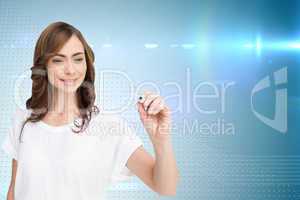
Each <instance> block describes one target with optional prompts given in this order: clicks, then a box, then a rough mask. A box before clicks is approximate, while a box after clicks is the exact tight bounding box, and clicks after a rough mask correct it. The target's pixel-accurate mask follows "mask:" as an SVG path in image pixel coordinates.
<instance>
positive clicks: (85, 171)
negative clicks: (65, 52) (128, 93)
mask: <svg viewBox="0 0 300 200" xmlns="http://www.w3.org/2000/svg"><path fill="white" fill-rule="evenodd" d="M30 112H31V110H21V109H17V110H16V112H15V115H14V116H13V118H12V126H10V128H9V131H8V134H7V136H6V137H5V139H4V142H3V143H2V145H1V147H2V149H3V150H4V151H5V152H6V153H7V154H8V155H9V157H10V158H14V159H16V160H17V161H18V169H17V175H16V183H15V200H69V199H72V200H101V199H105V189H107V188H108V187H109V186H110V185H111V184H113V183H116V182H119V181H124V180H128V179H129V178H130V177H132V176H134V174H133V173H132V172H131V171H130V170H129V169H128V168H127V167H126V162H127V160H128V158H129V157H130V155H131V154H132V153H133V152H134V151H135V150H136V149H137V148H138V147H139V146H141V145H143V142H142V140H141V139H140V137H138V136H137V135H136V134H135V131H134V129H133V128H132V127H130V126H129V124H128V123H127V122H126V120H125V119H123V118H122V117H121V116H120V115H117V114H101V111H100V113H99V114H98V115H93V117H92V119H91V121H90V123H89V126H88V128H87V129H86V130H85V131H84V132H81V133H80V134H76V133H74V132H72V130H71V128H72V127H73V128H74V127H75V126H74V125H73V122H72V123H69V124H66V125H62V126H51V125H49V124H46V123H45V122H43V121H39V122H36V123H31V122H27V123H26V125H25V126H24V129H23V133H22V138H21V139H22V140H21V143H20V142H19V134H20V131H21V125H22V122H23V121H24V120H25V118H26V117H27V116H29V115H30ZM77 120H79V119H77ZM75 130H76V129H75Z"/></svg>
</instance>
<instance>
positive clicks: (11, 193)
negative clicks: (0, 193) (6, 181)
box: [6, 185, 15, 200]
mask: <svg viewBox="0 0 300 200" xmlns="http://www.w3.org/2000/svg"><path fill="white" fill-rule="evenodd" d="M14 199H15V198H14V186H13V185H10V186H9V189H8V192H7V197H6V200H14Z"/></svg>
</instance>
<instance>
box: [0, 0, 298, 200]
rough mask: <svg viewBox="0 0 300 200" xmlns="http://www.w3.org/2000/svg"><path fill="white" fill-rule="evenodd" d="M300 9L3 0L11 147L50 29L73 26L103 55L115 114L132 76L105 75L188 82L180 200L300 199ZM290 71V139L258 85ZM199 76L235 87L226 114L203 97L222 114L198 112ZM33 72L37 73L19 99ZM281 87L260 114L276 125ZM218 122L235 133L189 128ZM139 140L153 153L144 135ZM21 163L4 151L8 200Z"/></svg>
mask: <svg viewBox="0 0 300 200" xmlns="http://www.w3.org/2000/svg"><path fill="white" fill-rule="evenodd" d="M299 5H300V1H297V0H295V1H292V0H287V1H281V0H251V1H250V0H249V1H248V0H244V1H242V0H240V1H239V0H226V1H225V0H207V1H204V0H197V1H196V0H195V1H193V0H186V1H183V0H181V1H177V0H118V1H117V0H111V1H66V2H65V1H48V2H47V1H26V2H25V1H14V0H12V1H3V0H1V1H0V60H1V62H0V69H1V73H0V76H1V78H0V91H1V94H2V95H1V98H0V109H1V116H0V121H1V123H0V141H2V140H3V138H4V136H5V134H7V132H6V131H7V128H8V127H9V125H10V117H9V116H11V114H12V113H13V111H14V109H15V107H16V106H17V105H22V106H24V103H25V100H26V99H27V98H28V97H29V95H30V88H31V81H30V79H29V74H28V70H29V69H30V67H31V65H32V56H33V48H34V45H35V42H36V40H37V38H38V36H39V34H40V33H41V31H42V30H43V29H44V28H45V27H46V26H47V25H48V24H49V23H52V22H54V21H66V22H68V23H71V24H72V25H74V26H75V27H77V28H78V29H79V30H81V32H82V33H83V34H84V36H85V38H86V39H87V41H88V42H89V44H90V45H91V46H92V48H93V50H94V52H95V55H96V64H95V66H96V71H97V81H96V82H97V86H96V87H97V95H98V96H97V102H98V103H100V104H101V105H102V106H103V107H104V108H107V109H109V108H114V107H116V105H117V106H118V105H123V104H124V102H126V101H127V102H128V94H129V92H130V89H129V84H128V81H126V80H125V79H124V77H123V78H122V77H121V78H120V77H118V76H116V75H113V74H108V75H107V76H106V78H105V79H104V80H101V76H100V74H101V72H103V70H120V71H122V72H124V73H126V74H127V76H128V77H129V78H130V80H132V84H133V86H134V88H135V89H136V88H138V86H140V85H141V84H142V83H144V82H146V81H152V82H153V83H155V84H156V86H157V87H159V89H160V92H161V94H162V95H163V96H168V95H171V94H174V93H176V92H177V90H176V89H175V88H174V87H173V88H172V87H170V86H166V85H165V83H166V82H171V81H172V82H176V83H178V84H179V85H180V86H182V94H180V97H181V98H182V105H183V107H182V110H181V111H179V112H174V113H173V119H174V120H173V121H174V125H176V126H177V129H175V130H174V131H173V144H174V149H175V154H176V159H177V162H178V167H179V169H180V173H181V182H180V184H179V186H178V192H177V196H176V197H172V199H191V200H194V199H231V200H232V199H264V200H267V199H272V200H276V199H284V200H286V199H300V187H299V184H300V146H299V144H298V143H299V141H300V135H299V130H300V129H299V111H300V101H299V100H300V99H299V95H300V94H299V93H300V88H299V87H300V82H299V76H300V68H299V64H300V63H299V61H300V60H299V58H300V57H299V53H300V43H299V41H300V35H299V34H300V32H299V31H300V29H299V19H300V16H299V13H300V12H299ZM258 43H260V44H259V45H258ZM147 44H152V46H151V45H150V46H149V45H148V46H147ZM154 44H155V45H154ZM289 44H294V45H289ZM151 47H152V48H151ZM283 67H287V68H288V84H287V88H288V131H287V133H285V134H283V133H280V132H278V131H276V130H274V129H272V128H271V127H269V126H267V125H265V124H263V123H262V122H261V121H259V120H258V119H257V118H256V117H255V116H254V114H253V113H252V111H251V105H250V94H251V90H252V88H253V87H254V85H255V84H256V83H257V82H258V81H259V80H261V79H262V78H264V77H265V76H268V75H271V74H272V73H273V72H274V71H276V70H278V69H281V68H283ZM188 71H190V75H191V78H190V79H189V81H190V82H191V86H190V88H194V87H196V85H197V84H199V83H201V82H203V81H208V82H210V83H212V84H216V85H218V84H220V83H224V82H234V85H233V86H232V87H230V88H228V90H227V93H226V97H225V99H226V103H225V112H222V111H221V108H220V102H219V101H217V100H215V99H206V100H201V101H200V102H198V104H199V105H201V107H202V108H205V109H214V108H215V109H217V112H216V113H215V114H203V113H199V112H197V110H196V109H195V108H194V107H193V105H191V99H192V93H193V90H192V89H190V90H191V93H190V94H189V93H188V91H189V89H188V88H187V86H188V83H187V77H186V76H187V75H186V74H187V73H188ZM21 75H24V76H25V77H26V76H27V77H28V78H27V79H25V80H24V81H23V82H22V84H21V87H18V90H17V93H15V92H14V89H15V87H16V80H18V79H19V77H20V76H21ZM145 88H148V89H153V88H152V87H150V86H149V85H148V86H147V87H145ZM274 91H275V88H274V87H271V88H269V89H268V90H265V91H263V92H262V93H261V94H259V95H258V96H257V98H256V99H255V108H256V109H257V111H259V112H260V113H264V114H265V115H266V116H269V117H270V118H272V116H273V115H274V105H275V101H274V97H275V93H274ZM202 92H205V93H206V94H207V93H211V90H209V88H208V89H207V91H202ZM16 94H17V96H18V101H17V102H16ZM20 102H21V103H20ZM129 102H130V106H129V108H128V109H126V110H125V111H124V112H122V114H123V115H124V116H126V117H127V118H128V119H129V120H130V121H131V122H132V123H136V122H138V120H139V119H138V115H137V112H136V110H135V107H134V101H129ZM178 103H179V102H178V101H177V100H176V99H170V100H169V101H168V104H169V105H170V106H171V107H172V108H173V109H175V108H177V106H178ZM188 105H190V106H191V109H190V111H188V110H187V107H188ZM217 119H222V120H224V121H225V122H226V123H232V124H233V125H234V130H235V131H234V134H225V135H224V134H213V133H203V132H201V130H199V129H197V128H195V129H192V130H190V131H186V130H185V128H186V127H185V125H184V123H188V124H192V123H195V122H201V123H208V124H209V123H211V122H214V121H216V120H217ZM137 134H138V135H139V136H140V137H141V138H142V139H143V141H144V143H145V148H146V149H147V150H148V151H149V152H151V153H152V154H153V149H152V146H151V144H150V142H149V139H148V136H147V134H146V133H145V132H144V130H143V129H140V130H137ZM10 165H11V161H10V160H9V159H8V158H7V157H6V155H4V152H2V151H1V153H0V200H4V199H5V195H6V191H7V189H8V184H9V180H10V174H11V166H10ZM107 197H108V199H158V198H159V199H160V198H161V199H168V198H170V199H171V197H162V196H158V195H157V194H155V193H153V192H152V191H151V190H150V189H149V188H147V186H145V185H144V184H143V183H142V182H141V181H140V180H138V179H137V178H136V177H134V178H133V179H132V180H131V181H128V182H124V183H120V184H118V185H115V186H114V187H112V188H110V190H109V191H108V193H107Z"/></svg>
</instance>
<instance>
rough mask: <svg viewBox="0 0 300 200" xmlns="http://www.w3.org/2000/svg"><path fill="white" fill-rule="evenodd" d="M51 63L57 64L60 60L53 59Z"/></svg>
mask: <svg viewBox="0 0 300 200" xmlns="http://www.w3.org/2000/svg"><path fill="white" fill-rule="evenodd" d="M52 62H54V63H59V62H62V60H58V59H53V60H52Z"/></svg>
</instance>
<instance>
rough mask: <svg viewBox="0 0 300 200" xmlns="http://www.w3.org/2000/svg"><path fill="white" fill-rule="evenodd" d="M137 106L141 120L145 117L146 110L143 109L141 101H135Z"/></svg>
mask: <svg viewBox="0 0 300 200" xmlns="http://www.w3.org/2000/svg"><path fill="white" fill-rule="evenodd" d="M137 107H138V112H139V113H140V117H141V119H142V120H143V119H145V118H146V117H147V113H146V111H145V110H144V106H143V104H141V103H139V102H138V103H137Z"/></svg>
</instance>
